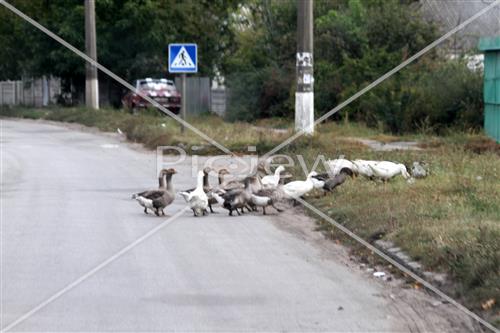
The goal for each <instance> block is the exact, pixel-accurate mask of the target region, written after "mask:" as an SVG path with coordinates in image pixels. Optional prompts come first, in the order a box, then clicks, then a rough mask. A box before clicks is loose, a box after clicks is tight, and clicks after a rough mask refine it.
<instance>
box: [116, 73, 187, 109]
mask: <svg viewBox="0 0 500 333" xmlns="http://www.w3.org/2000/svg"><path fill="white" fill-rule="evenodd" d="M135 88H136V90H137V91H139V92H141V93H142V94H144V95H146V96H149V97H150V98H152V99H154V100H155V101H156V102H158V103H159V104H160V105H162V106H164V107H165V108H167V109H169V110H170V111H172V112H173V113H175V114H178V113H179V111H180V109H181V95H180V93H179V92H178V91H177V88H176V87H175V84H174V82H173V81H171V80H167V79H151V78H147V79H139V80H136V81H135ZM122 104H123V107H125V108H128V109H130V110H132V111H133V112H136V111H137V109H140V108H147V107H151V106H152V105H151V103H149V102H148V101H146V100H145V99H144V98H142V97H141V96H140V95H139V94H136V93H135V92H133V91H129V92H128V93H127V94H126V95H125V96H123V98H122Z"/></svg>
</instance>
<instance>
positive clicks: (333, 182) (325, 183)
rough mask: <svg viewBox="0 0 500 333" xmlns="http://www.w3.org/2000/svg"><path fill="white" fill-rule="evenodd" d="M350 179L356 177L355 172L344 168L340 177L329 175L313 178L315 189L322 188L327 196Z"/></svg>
mask: <svg viewBox="0 0 500 333" xmlns="http://www.w3.org/2000/svg"><path fill="white" fill-rule="evenodd" d="M348 177H351V178H352V177H354V172H353V171H352V170H351V169H349V168H342V169H341V170H340V172H339V174H338V175H336V176H333V177H331V176H330V175H329V174H328V173H323V174H318V175H316V176H313V181H314V187H315V188H321V189H322V190H323V191H324V194H325V195H326V193H327V192H332V191H333V190H334V189H335V188H336V187H338V186H340V185H342V184H343V183H344V182H345V181H346V179H347V178H348Z"/></svg>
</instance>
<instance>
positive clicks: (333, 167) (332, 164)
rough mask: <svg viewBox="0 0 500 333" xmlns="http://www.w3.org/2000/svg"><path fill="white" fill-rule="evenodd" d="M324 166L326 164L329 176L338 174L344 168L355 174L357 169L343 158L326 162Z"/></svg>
mask: <svg viewBox="0 0 500 333" xmlns="http://www.w3.org/2000/svg"><path fill="white" fill-rule="evenodd" d="M326 164H327V167H328V168H327V169H329V171H330V172H329V174H330V175H331V176H336V175H338V174H339V173H340V170H342V169H344V168H348V169H351V170H352V172H354V173H357V171H358V170H357V167H356V165H355V164H354V163H353V162H351V161H349V160H346V159H344V158H338V159H334V160H328V161H326Z"/></svg>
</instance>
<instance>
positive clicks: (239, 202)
mask: <svg viewBox="0 0 500 333" xmlns="http://www.w3.org/2000/svg"><path fill="white" fill-rule="evenodd" d="M252 178H254V177H247V178H245V180H244V186H245V187H244V188H243V189H233V190H230V191H227V192H225V193H223V194H222V195H219V194H218V193H214V194H213V196H214V198H216V200H217V201H218V203H219V204H221V205H222V207H224V208H225V209H227V210H229V215H230V216H233V211H236V213H238V215H241V214H240V211H239V210H238V208H239V209H240V210H241V212H242V213H243V209H244V208H247V210H248V211H251V210H252V209H251V207H250V205H251V198H252V189H251V182H252V181H253V179H252Z"/></svg>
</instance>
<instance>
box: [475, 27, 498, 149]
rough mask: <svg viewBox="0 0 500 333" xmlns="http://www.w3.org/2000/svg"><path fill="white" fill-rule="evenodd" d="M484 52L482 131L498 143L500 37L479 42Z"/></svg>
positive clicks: (485, 38) (483, 39) (486, 38)
mask: <svg viewBox="0 0 500 333" xmlns="http://www.w3.org/2000/svg"><path fill="white" fill-rule="evenodd" d="M479 49H480V50H481V51H483V52H484V130H485V132H486V134H487V135H488V136H490V137H492V138H493V139H495V140H496V141H497V142H500V36H497V37H484V38H481V39H480V41H479Z"/></svg>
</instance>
